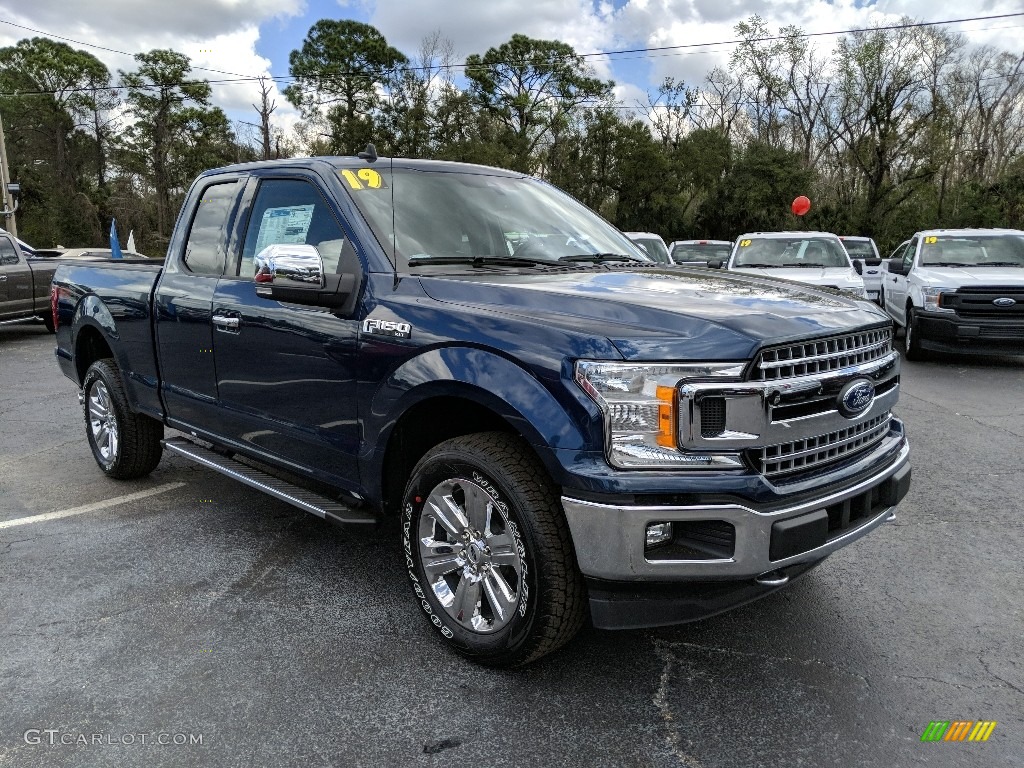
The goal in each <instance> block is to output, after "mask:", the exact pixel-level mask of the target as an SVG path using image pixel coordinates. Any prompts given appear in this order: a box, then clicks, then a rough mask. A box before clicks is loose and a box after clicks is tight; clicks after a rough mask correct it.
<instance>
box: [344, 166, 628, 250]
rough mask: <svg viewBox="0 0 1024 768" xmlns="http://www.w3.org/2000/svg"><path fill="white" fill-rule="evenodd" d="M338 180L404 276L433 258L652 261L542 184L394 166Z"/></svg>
mask: <svg viewBox="0 0 1024 768" xmlns="http://www.w3.org/2000/svg"><path fill="white" fill-rule="evenodd" d="M339 175H340V176H341V177H342V181H343V182H344V183H346V186H347V187H348V188H349V189H350V190H351V191H352V198H353V200H355V203H356V206H357V207H358V208H359V210H360V212H362V214H363V216H365V217H366V220H367V222H368V223H369V225H370V227H371V229H373V233H374V235H375V236H376V237H377V240H378V242H380V244H381V246H382V247H383V248H384V250H385V252H387V253H388V255H389V257H390V256H391V255H392V253H393V254H394V256H395V259H396V261H397V263H396V265H395V266H396V268H397V269H399V270H404V269H406V268H408V267H409V266H410V264H409V262H410V259H412V260H413V265H414V266H416V267H420V266H422V265H425V264H429V263H430V261H431V260H432V259H437V260H438V262H439V263H441V260H442V259H443V260H444V261H445V262H446V263H448V264H451V263H452V261H459V260H463V259H464V260H466V261H467V262H472V261H474V260H476V263H485V262H486V261H488V260H493V261H494V263H496V264H497V263H499V261H500V260H504V261H505V262H506V263H509V261H508V260H509V259H511V258H515V259H520V260H522V263H524V264H527V263H529V262H531V261H535V262H542V263H543V262H552V263H555V262H558V261H559V260H560V259H566V260H569V259H571V258H572V257H578V256H591V255H593V256H595V257H598V255H600V258H601V259H603V258H605V257H610V256H612V255H616V254H622V255H623V256H624V257H625V258H628V259H632V260H637V261H647V260H648V259H647V258H646V256H644V255H643V254H642V253H641V252H640V251H639V250H638V249H637V248H636V246H634V245H633V243H632V242H630V240H629V238H627V237H626V236H625V235H624V234H622V233H621V232H619V230H617V229H615V227H613V226H612V225H611V224H609V223H608V222H606V221H605V220H604V219H602V218H601V217H600V216H598V215H597V214H595V213H594V212H593V211H591V210H590V209H589V208H586V207H585V206H583V205H582V204H580V203H578V202H576V201H575V200H573V199H572V198H571V197H569V196H568V195H566V194H565V193H563V192H561V191H559V190H558V189H555V188H554V187H552V186H551V185H549V184H545V183H543V182H540V181H537V180H536V179H531V178H522V177H519V178H517V177H509V176H496V175H495V176H492V175H488V174H486V173H467V172H461V171H460V172H445V171H420V170H411V169H402V168H400V169H395V170H394V171H393V172H392V171H391V170H390V169H388V168H387V167H383V168H380V169H373V170H371V169H368V168H363V169H359V170H358V171H355V172H354V171H352V170H350V169H342V170H341V171H340V172H339ZM357 185H358V186H357ZM392 193H393V194H392ZM596 260H598V258H595V261H596Z"/></svg>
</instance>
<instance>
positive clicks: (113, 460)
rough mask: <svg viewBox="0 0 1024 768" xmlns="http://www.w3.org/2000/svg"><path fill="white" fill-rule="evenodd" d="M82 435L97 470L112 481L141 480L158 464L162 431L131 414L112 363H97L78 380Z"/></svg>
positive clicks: (154, 423) (156, 424)
mask: <svg viewBox="0 0 1024 768" xmlns="http://www.w3.org/2000/svg"><path fill="white" fill-rule="evenodd" d="M82 393H83V395H84V396H85V404H84V409H85V434H86V436H87V437H88V438H89V447H90V448H92V455H93V457H94V458H95V459H96V463H97V464H99V467H100V469H102V470H103V473H104V474H106V475H107V476H108V477H113V478H115V479H116V480H133V479H135V478H137V477H145V476H146V475H148V474H149V473H150V472H152V471H153V470H154V469H155V468H156V465H157V464H159V463H160V454H161V453H162V452H163V445H162V444H161V442H160V441H161V439H162V438H163V435H164V427H163V424H161V423H160V422H159V421H157V420H156V419H151V418H150V417H149V416H144V415H142V414H140V413H133V412H132V410H131V408H130V407H129V405H128V398H127V397H126V396H125V393H124V385H123V384H122V382H121V374H120V372H119V371H118V370H117V366H116V365H114V361H113V360H109V359H104V360H97V361H96V362H95V363H93V364H92V365H90V366H89V370H87V371H86V372H85V378H84V379H83V380H82Z"/></svg>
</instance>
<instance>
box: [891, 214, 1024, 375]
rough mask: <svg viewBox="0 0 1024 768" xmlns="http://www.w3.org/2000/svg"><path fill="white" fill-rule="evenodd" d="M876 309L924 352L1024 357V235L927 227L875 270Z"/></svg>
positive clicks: (917, 354) (911, 349)
mask: <svg viewBox="0 0 1024 768" xmlns="http://www.w3.org/2000/svg"><path fill="white" fill-rule="evenodd" d="M881 277H882V295H881V304H882V307H883V308H884V309H885V311H886V312H887V313H888V314H889V316H890V317H891V318H892V319H893V321H894V322H895V323H896V326H897V327H898V328H903V329H904V331H905V333H906V340H905V341H906V348H907V358H908V359H910V360H920V359H923V358H925V357H926V356H927V354H928V352H929V351H939V352H978V353H997V354H998V353H1011V354H1024V231H1021V230H1015V229H930V230H924V231H922V232H918V233H916V234H915V235H914V236H913V237H911V238H910V239H909V240H907V241H905V242H903V243H901V244H900V246H899V247H898V248H897V249H896V250H895V251H894V252H893V254H892V257H891V258H890V259H889V260H888V261H886V262H885V263H884V264H883V265H882V272H881Z"/></svg>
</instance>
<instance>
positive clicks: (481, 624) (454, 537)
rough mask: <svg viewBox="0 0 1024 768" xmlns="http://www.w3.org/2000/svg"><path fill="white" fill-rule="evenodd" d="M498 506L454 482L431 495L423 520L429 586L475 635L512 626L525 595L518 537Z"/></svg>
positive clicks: (469, 484) (478, 490)
mask: <svg viewBox="0 0 1024 768" xmlns="http://www.w3.org/2000/svg"><path fill="white" fill-rule="evenodd" d="M498 504H499V503H498V502H495V500H494V499H492V498H491V496H490V494H488V492H487V491H486V490H484V488H483V487H481V486H480V485H478V484H477V483H475V482H473V481H472V480H466V479H464V478H453V479H450V480H445V481H444V482H442V483H440V484H439V485H437V486H436V487H435V488H434V490H432V491H431V492H430V495H429V496H428V497H427V499H426V502H425V503H424V505H423V512H422V513H421V515H420V521H419V530H418V532H417V538H418V540H419V554H420V560H421V562H422V565H423V572H424V573H425V574H426V580H427V583H428V584H429V586H430V589H431V590H433V593H434V596H435V597H436V598H437V601H438V602H439V603H440V604H441V606H442V607H443V608H444V610H445V612H446V613H447V614H448V615H449V616H450V617H451V618H452V619H453V620H454V621H456V622H458V623H459V624H460V625H461V626H463V627H465V628H466V629H469V630H472V631H474V632H481V633H487V632H496V631H498V630H499V629H501V628H502V627H504V626H505V625H506V624H508V622H509V621H510V620H511V618H512V616H513V615H515V612H516V608H517V606H518V605H519V600H520V596H521V585H522V579H523V561H522V558H521V557H520V553H519V551H518V547H517V541H518V536H514V535H513V530H514V525H510V524H509V521H508V518H507V517H506V514H505V512H504V511H503V509H501V508H500V507H499V506H498Z"/></svg>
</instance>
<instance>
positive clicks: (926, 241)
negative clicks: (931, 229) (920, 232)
mask: <svg viewBox="0 0 1024 768" xmlns="http://www.w3.org/2000/svg"><path fill="white" fill-rule="evenodd" d="M937 242H939V238H937V237H936V236H935V235H928V237H926V238H925V239H924V244H925V245H935V243H937Z"/></svg>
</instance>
